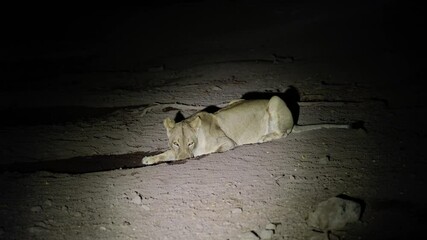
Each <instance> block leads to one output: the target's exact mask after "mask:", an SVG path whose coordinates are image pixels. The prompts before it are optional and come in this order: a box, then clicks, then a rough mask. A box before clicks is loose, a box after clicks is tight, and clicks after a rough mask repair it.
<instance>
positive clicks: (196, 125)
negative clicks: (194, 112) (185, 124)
mask: <svg viewBox="0 0 427 240" xmlns="http://www.w3.org/2000/svg"><path fill="white" fill-rule="evenodd" d="M200 125H202V119H201V118H200V116H197V117H196V118H195V119H193V121H191V122H190V126H191V128H192V129H194V130H197V129H199V127H200Z"/></svg>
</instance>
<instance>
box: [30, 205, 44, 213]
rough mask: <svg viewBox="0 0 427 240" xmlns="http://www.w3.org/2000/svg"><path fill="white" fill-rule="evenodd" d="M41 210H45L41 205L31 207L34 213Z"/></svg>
mask: <svg viewBox="0 0 427 240" xmlns="http://www.w3.org/2000/svg"><path fill="white" fill-rule="evenodd" d="M41 211H43V208H42V207H41V206H34V207H32V208H31V212H34V213H38V212H41Z"/></svg>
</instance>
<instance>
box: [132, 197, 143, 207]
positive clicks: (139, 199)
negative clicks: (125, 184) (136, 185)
mask: <svg viewBox="0 0 427 240" xmlns="http://www.w3.org/2000/svg"><path fill="white" fill-rule="evenodd" d="M131 202H132V203H135V204H137V205H139V204H141V203H142V199H141V197H140V196H139V195H137V196H135V197H133V198H132V200H131Z"/></svg>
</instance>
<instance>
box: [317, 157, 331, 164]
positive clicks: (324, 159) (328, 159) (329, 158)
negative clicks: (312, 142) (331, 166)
mask: <svg viewBox="0 0 427 240" xmlns="http://www.w3.org/2000/svg"><path fill="white" fill-rule="evenodd" d="M329 161H331V156H329V155H326V156H324V157H322V158H320V159H319V163H321V164H326V163H328V162H329Z"/></svg>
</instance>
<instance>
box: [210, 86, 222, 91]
mask: <svg viewBox="0 0 427 240" xmlns="http://www.w3.org/2000/svg"><path fill="white" fill-rule="evenodd" d="M212 90H214V91H221V90H222V88H220V87H218V86H213V87H212Z"/></svg>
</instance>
